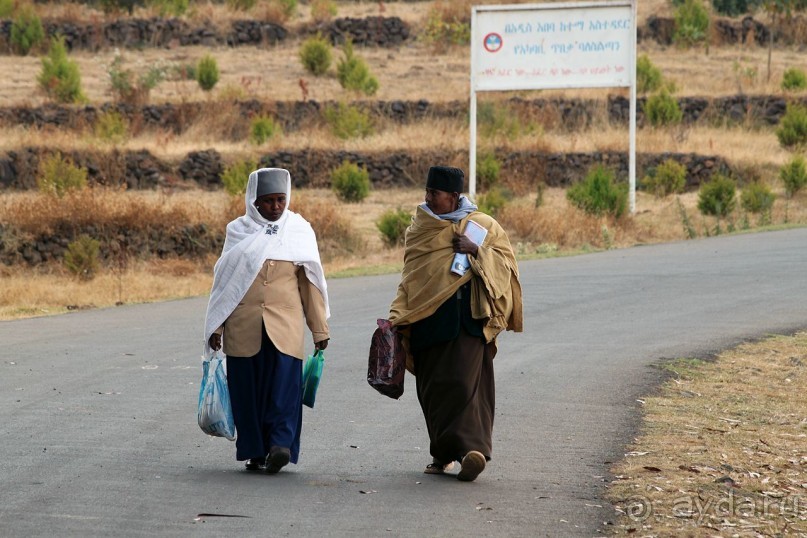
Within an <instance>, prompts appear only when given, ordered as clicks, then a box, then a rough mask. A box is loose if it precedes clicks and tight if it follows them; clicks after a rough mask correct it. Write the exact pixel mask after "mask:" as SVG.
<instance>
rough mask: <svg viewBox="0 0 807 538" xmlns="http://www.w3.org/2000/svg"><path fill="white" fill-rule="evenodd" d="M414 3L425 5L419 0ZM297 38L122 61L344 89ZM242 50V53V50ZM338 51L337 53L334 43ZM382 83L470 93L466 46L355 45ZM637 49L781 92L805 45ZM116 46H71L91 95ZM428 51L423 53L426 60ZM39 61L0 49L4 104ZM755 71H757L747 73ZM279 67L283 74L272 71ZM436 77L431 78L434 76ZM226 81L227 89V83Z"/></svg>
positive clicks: (694, 91) (687, 80)
mask: <svg viewBox="0 0 807 538" xmlns="http://www.w3.org/2000/svg"><path fill="white" fill-rule="evenodd" d="M420 9H425V7H421V8H420ZM299 46H300V40H299V39H297V40H295V39H290V40H288V41H287V42H284V43H282V44H279V45H277V46H273V47H267V48H251V47H239V48H228V47H218V48H210V47H179V48H173V49H156V48H146V49H144V50H142V51H133V50H125V51H122V55H123V58H124V63H123V67H124V68H126V69H131V70H132V71H134V72H135V73H140V72H144V71H145V70H147V69H148V68H149V67H150V66H153V65H165V66H182V65H189V64H196V63H197V62H198V61H199V59H200V58H201V57H202V56H204V55H205V54H208V53H209V54H212V55H213V56H214V57H215V58H216V60H217V62H218V65H219V68H220V71H221V78H220V81H219V84H218V85H217V87H216V88H214V90H213V91H212V94H213V96H216V95H217V94H219V93H222V92H225V91H232V88H234V87H236V88H242V89H243V91H244V93H245V95H246V96H248V97H253V98H256V99H262V100H299V99H302V96H303V94H302V91H301V89H300V80H301V79H302V80H305V81H306V83H307V85H308V90H309V93H308V97H309V98H310V99H313V100H317V101H325V100H339V99H344V98H348V97H350V95H349V94H346V92H345V90H343V89H342V87H341V86H340V85H339V83H338V81H337V80H336V77H335V74H334V72H335V70H334V68H332V69H331V71H330V72H329V74H328V75H326V76H323V77H312V76H310V75H309V74H308V73H307V72H306V71H305V70H304V69H303V67H302V64H301V63H300V61H299V60H298V59H297V51H298V48H299ZM247 51H248V53H247ZM335 52H336V54H335V56H336V58H339V57H340V56H341V53H339V52H338V51H335ZM356 52H357V53H358V54H359V55H360V56H361V57H362V58H364V59H365V60H366V61H367V63H368V65H369V67H370V69H371V71H372V73H373V74H374V75H376V76H377V78H378V80H379V83H380V89H379V91H378V93H377V94H376V95H375V96H374V98H377V99H382V100H393V99H404V100H405V99H412V98H420V97H427V98H428V99H429V100H430V101H432V102H442V101H453V100H466V99H468V95H469V91H470V86H469V75H468V72H469V64H470V56H469V53H468V49H467V47H454V48H449V49H447V50H444V51H435V50H434V49H433V47H431V46H429V45H427V44H425V43H421V42H417V41H414V42H410V43H407V44H406V45H404V46H401V47H399V48H397V49H382V48H366V49H364V48H358V49H357V51H356ZM639 53H640V54H647V55H648V56H649V57H650V59H651V60H652V61H653V63H654V64H656V65H657V66H658V67H659V68H660V69H661V70H662V72H663V73H664V75H665V77H667V78H669V79H671V80H673V81H674V82H675V83H676V85H677V87H678V95H682V96H686V95H694V96H704V97H713V96H722V95H734V94H736V93H738V92H739V93H746V94H766V95H770V94H780V93H781V90H780V89H779V82H780V81H781V78H782V73H783V72H784V71H785V69H787V68H789V67H801V66H802V65H803V63H804V62H803V53H800V52H799V51H798V50H797V49H777V50H775V51H774V54H773V58H772V77H771V81H770V82H767V78H766V74H767V67H766V65H767V51H766V50H765V49H764V48H762V47H751V48H748V49H740V48H737V47H713V48H712V49H711V50H710V52H709V54H708V55H706V54H704V52H703V51H702V50H701V51H699V50H694V49H693V50H689V51H686V50H680V49H677V48H673V47H671V48H662V47H659V46H657V45H654V44H650V43H644V42H643V43H642V44H641V45H640V50H639ZM115 54H116V51H115V50H102V51H98V52H88V51H75V52H73V53H71V58H72V59H73V60H75V61H76V62H77V63H78V65H79V70H80V72H81V80H82V87H83V89H84V93H85V94H86V95H87V98H88V99H89V101H90V102H93V103H101V102H106V101H110V100H111V99H112V97H113V96H112V93H111V91H110V86H109V76H108V75H107V70H108V67H109V65H110V64H111V63H112V60H113V59H114V57H115ZM424 58H427V59H428V61H424ZM40 69H41V62H40V60H39V59H38V58H36V57H33V56H26V57H19V56H0V76H2V80H3V96H4V102H5V103H6V104H8V105H22V104H27V105H40V104H43V103H45V102H47V100H46V97H45V95H44V94H43V93H41V92H39V91H38V90H37V88H36V77H37V75H38V74H39V71H40ZM752 72H756V75H755V76H749V75H748V73H752ZM279 73H282V74H283V75H282V76H278V75H277V74H279ZM438 80H439V83H435V81H438ZM228 88H229V90H228ZM608 93H609V92H608V91H607V90H564V91H558V90H555V91H545V92H533V93H532V95H542V96H547V97H549V96H556V95H562V96H564V97H584V98H591V97H594V98H604V97H605V95H607V94H608ZM209 98H210V96H209V95H208V94H206V93H205V92H203V91H202V90H201V89H200V88H199V87H198V85H197V83H196V82H195V81H192V80H174V81H167V82H163V83H162V84H160V85H158V86H157V87H156V88H155V89H154V90H152V92H151V101H152V102H156V103H160V102H181V101H205V100H207V99H209Z"/></svg>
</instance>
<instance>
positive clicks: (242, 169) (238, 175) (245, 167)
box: [220, 160, 258, 196]
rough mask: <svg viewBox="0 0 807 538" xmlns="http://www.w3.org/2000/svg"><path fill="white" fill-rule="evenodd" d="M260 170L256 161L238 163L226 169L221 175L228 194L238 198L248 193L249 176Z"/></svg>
mask: <svg viewBox="0 0 807 538" xmlns="http://www.w3.org/2000/svg"><path fill="white" fill-rule="evenodd" d="M257 168H258V163H256V162H255V161H250V160H246V161H238V162H235V163H233V164H231V165H230V166H228V167H226V168H225V169H224V171H222V173H221V176H220V177H221V183H222V184H223V185H224V190H226V191H227V193H229V194H231V195H233V196H238V195H242V194H244V193H245V192H247V182H249V174H251V173H252V172H253V171H254V170H256V169H257Z"/></svg>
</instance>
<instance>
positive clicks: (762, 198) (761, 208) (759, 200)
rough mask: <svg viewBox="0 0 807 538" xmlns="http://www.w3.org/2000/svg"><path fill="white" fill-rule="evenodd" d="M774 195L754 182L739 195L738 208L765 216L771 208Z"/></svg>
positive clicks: (764, 186)
mask: <svg viewBox="0 0 807 538" xmlns="http://www.w3.org/2000/svg"><path fill="white" fill-rule="evenodd" d="M774 200H776V195H775V194H774V193H773V192H772V191H771V189H770V187H768V186H767V185H765V184H764V183H760V182H758V181H754V182H752V183H749V184H748V185H746V186H745V187H744V188H743V190H742V192H741V193H740V206H741V207H742V208H743V209H744V210H746V211H748V212H749V213H761V214H766V213H769V212H770V211H771V209H772V208H773V202H774Z"/></svg>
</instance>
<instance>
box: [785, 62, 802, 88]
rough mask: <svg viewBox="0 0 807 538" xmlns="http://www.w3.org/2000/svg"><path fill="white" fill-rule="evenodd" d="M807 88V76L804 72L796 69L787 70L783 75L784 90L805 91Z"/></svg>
mask: <svg viewBox="0 0 807 538" xmlns="http://www.w3.org/2000/svg"><path fill="white" fill-rule="evenodd" d="M805 88H807V74H805V73H804V71H802V70H801V69H797V68H795V67H790V68H788V69H785V72H784V74H783V75H782V89H783V90H785V91H788V90H803V89H805Z"/></svg>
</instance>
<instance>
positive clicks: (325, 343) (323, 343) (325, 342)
mask: <svg viewBox="0 0 807 538" xmlns="http://www.w3.org/2000/svg"><path fill="white" fill-rule="evenodd" d="M328 340H330V338H326V339H325V340H320V341H319V342H314V349H315V350H316V351H322V350H323V349H325V348H326V347H328Z"/></svg>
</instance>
